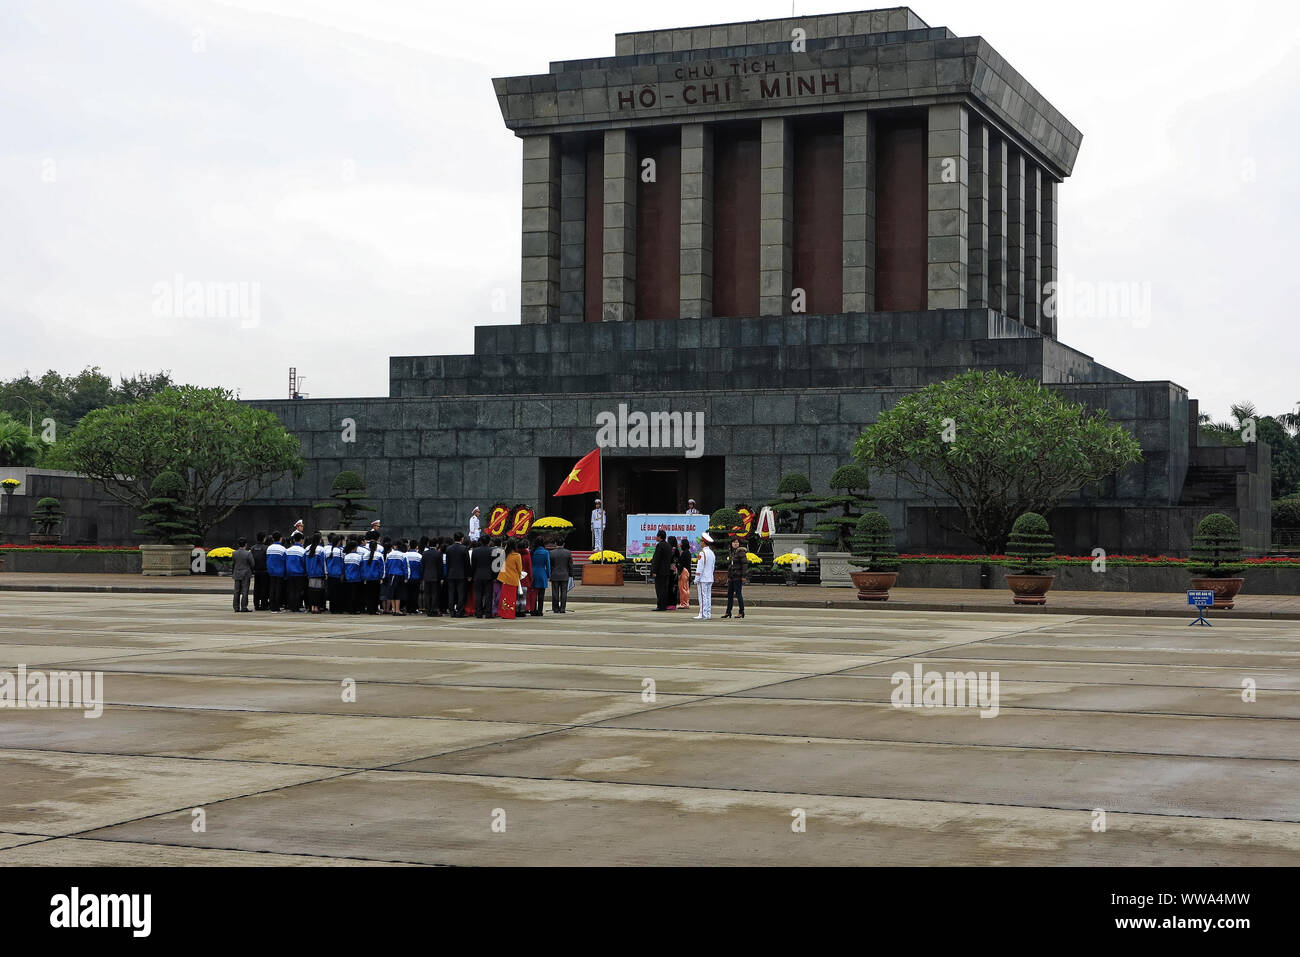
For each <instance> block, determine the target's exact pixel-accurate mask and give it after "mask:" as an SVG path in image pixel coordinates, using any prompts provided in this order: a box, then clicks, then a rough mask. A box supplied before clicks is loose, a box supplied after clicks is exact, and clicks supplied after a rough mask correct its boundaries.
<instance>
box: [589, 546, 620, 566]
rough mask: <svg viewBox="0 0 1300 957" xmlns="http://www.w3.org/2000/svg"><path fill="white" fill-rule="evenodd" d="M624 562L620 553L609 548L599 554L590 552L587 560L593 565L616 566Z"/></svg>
mask: <svg viewBox="0 0 1300 957" xmlns="http://www.w3.org/2000/svg"><path fill="white" fill-rule="evenodd" d="M626 560H627V559H625V558H624V557H623V553H622V552H616V551H614V550H613V549H610V548H607V549H605V550H604V551H600V552H592V553H591V557H590V558H588V559H587V561H589V562H591V563H592V564H593V565H617V564H619V563H620V562H624V561H626Z"/></svg>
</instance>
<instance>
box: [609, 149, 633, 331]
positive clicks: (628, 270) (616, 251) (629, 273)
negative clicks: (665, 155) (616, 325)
mask: <svg viewBox="0 0 1300 957" xmlns="http://www.w3.org/2000/svg"><path fill="white" fill-rule="evenodd" d="M636 175H637V161H636V139H635V137H634V136H633V135H632V133H631V132H630V131H628V130H606V131H605V191H604V207H605V219H604V223H605V230H604V231H605V235H604V237H603V239H604V245H603V247H602V248H603V250H604V255H603V259H602V264H603V267H604V281H603V282H602V288H601V318H602V319H603V320H604V321H605V322H626V321H630V320H632V319H635V318H636Z"/></svg>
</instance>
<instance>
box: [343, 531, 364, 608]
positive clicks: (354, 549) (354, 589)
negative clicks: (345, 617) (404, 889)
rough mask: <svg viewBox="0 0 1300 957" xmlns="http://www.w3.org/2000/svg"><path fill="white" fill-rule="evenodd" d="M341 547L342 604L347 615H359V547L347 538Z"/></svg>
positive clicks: (360, 566) (361, 570) (361, 575)
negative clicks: (345, 543)
mask: <svg viewBox="0 0 1300 957" xmlns="http://www.w3.org/2000/svg"><path fill="white" fill-rule="evenodd" d="M347 541H348V543H347V545H345V546H344V547H343V584H342V586H341V587H342V589H343V604H344V607H345V608H347V610H348V614H350V615H359V614H361V586H362V578H363V574H362V573H363V568H362V565H363V559H362V557H361V550H360V547H359V546H358V545H357V541H356V539H354V538H349V539H348V540H347Z"/></svg>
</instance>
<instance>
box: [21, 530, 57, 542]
mask: <svg viewBox="0 0 1300 957" xmlns="http://www.w3.org/2000/svg"><path fill="white" fill-rule="evenodd" d="M62 540H63V536H62V535H43V534H41V533H40V532H29V533H28V535H27V544H28V545H57V544H59V542H61V541H62Z"/></svg>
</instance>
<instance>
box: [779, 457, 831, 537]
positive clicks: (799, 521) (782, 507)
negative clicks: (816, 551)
mask: <svg viewBox="0 0 1300 957" xmlns="http://www.w3.org/2000/svg"><path fill="white" fill-rule="evenodd" d="M812 490H813V487H812V483H811V482H809V481H808V477H807V476H806V475H804V474H803V473H802V472H789V473H787V474H786V475H783V476H781V484H780V485H778V486H777V487H776V491H777V494H778V495H785V496H788V498H778V499H775V500H773V501H771V502H768V503H767V504H768V507H769V508H771V509H772V511H773V512H775V513H776V521H777V525H778V526H780V527H781V530H782V531H785V532H794V533H795V534H801V533H802V532H803V523H804V517H805V516H807V515H808V513H809V512H820V511H821V504H820V503H819V502H818V501H817V500H816V499H811V498H805V497H804V496H806V495H808V494H810V493H811V492H812Z"/></svg>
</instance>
